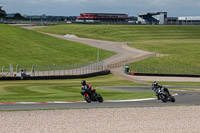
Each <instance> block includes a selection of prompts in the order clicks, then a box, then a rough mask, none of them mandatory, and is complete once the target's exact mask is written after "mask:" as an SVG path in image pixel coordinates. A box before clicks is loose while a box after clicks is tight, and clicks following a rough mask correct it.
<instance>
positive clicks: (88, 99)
mask: <svg viewBox="0 0 200 133" xmlns="http://www.w3.org/2000/svg"><path fill="white" fill-rule="evenodd" d="M81 93H82V94H83V98H84V99H85V101H86V102H87V103H91V101H93V102H99V103H102V102H103V97H102V96H101V95H100V94H98V93H96V91H95V92H92V93H91V96H90V95H89V94H88V93H85V90H81Z"/></svg>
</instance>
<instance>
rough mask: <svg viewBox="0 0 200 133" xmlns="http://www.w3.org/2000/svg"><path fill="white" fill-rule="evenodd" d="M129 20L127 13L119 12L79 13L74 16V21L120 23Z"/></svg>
mask: <svg viewBox="0 0 200 133" xmlns="http://www.w3.org/2000/svg"><path fill="white" fill-rule="evenodd" d="M129 20H130V18H129V17H128V15H127V14H119V13H81V14H80V16H78V17H76V22H79V23H120V22H128V21H129Z"/></svg>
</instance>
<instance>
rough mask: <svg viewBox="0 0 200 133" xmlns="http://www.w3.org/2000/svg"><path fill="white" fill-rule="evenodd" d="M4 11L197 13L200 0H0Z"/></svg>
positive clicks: (40, 13) (196, 14)
mask: <svg viewBox="0 0 200 133" xmlns="http://www.w3.org/2000/svg"><path fill="white" fill-rule="evenodd" d="M0 6H3V9H4V10H5V11H6V12H7V13H21V14H27V15H30V14H31V15H42V14H46V15H56V16H59V15H61V16H79V15H80V13H90V12H95V13H126V14H128V15H129V16H137V14H138V13H146V12H157V11H166V12H168V16H171V17H175V16H200V0H0Z"/></svg>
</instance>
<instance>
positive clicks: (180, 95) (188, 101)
mask: <svg viewBox="0 0 200 133" xmlns="http://www.w3.org/2000/svg"><path fill="white" fill-rule="evenodd" d="M105 88H106V89H111V90H118V91H126V92H151V91H152V90H151V88H150V87H105ZM173 88H176V87H173ZM182 88H184V87H182ZM187 88H188V87H187ZM194 88H200V87H198V86H197V87H194ZM170 93H173V94H176V95H175V99H176V102H175V103H171V102H167V103H163V102H162V101H160V100H157V99H156V98H152V99H149V100H144V101H105V102H103V103H98V102H92V103H86V102H79V103H38V104H1V105H0V110H42V109H50V110H53V109H92V108H126V107H162V106H187V105H188V106H189V105H200V91H183V90H170Z"/></svg>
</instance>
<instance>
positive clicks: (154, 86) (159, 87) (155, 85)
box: [152, 81, 171, 100]
mask: <svg viewBox="0 0 200 133" xmlns="http://www.w3.org/2000/svg"><path fill="white" fill-rule="evenodd" d="M161 88H164V91H165V92H167V93H168V95H169V96H171V94H170V93H169V90H168V89H167V88H166V87H163V86H162V85H159V84H158V83H157V82H156V81H154V83H153V84H152V90H154V92H155V93H156V96H157V97H158V100H160V98H159V96H158V91H159V90H160V89H161Z"/></svg>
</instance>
